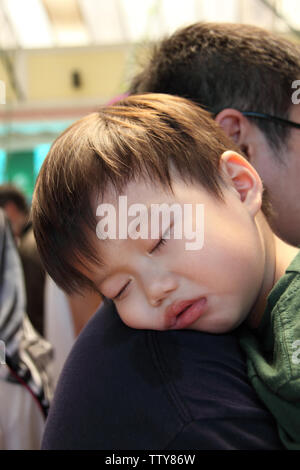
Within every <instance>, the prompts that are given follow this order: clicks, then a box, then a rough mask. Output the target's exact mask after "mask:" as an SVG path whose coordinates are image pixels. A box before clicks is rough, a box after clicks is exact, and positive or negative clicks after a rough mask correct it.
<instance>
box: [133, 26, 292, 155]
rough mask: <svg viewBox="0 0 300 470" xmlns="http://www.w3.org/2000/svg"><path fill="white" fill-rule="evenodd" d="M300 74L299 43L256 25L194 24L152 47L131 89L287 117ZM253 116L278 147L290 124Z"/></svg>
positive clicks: (213, 106) (211, 107)
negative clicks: (293, 85)
mask: <svg viewBox="0 0 300 470" xmlns="http://www.w3.org/2000/svg"><path fill="white" fill-rule="evenodd" d="M299 77H300V47H299V45H297V44H294V43H292V42H290V41H288V40H286V39H284V38H282V37H279V36H277V35H275V34H273V33H270V32H268V31H266V30H264V29H261V28H257V27H255V26H249V25H242V24H230V23H196V24H193V25H191V26H188V27H186V28H183V29H180V30H178V31H177V32H175V33H174V34H173V35H172V36H171V37H169V38H167V39H165V40H163V41H162V42H161V44H159V45H157V46H155V47H154V50H153V52H152V56H151V58H150V60H149V61H148V64H147V65H146V66H145V67H144V70H143V71H142V72H141V73H140V74H138V75H137V76H136V77H135V78H134V79H133V81H132V84H131V87H130V93H132V94H134V93H144V92H152V93H170V94H173V95H178V96H182V97H185V98H188V99H191V100H193V101H194V102H196V103H197V104H199V105H201V106H203V107H205V108H206V109H207V110H209V111H211V112H212V113H213V114H217V113H218V112H219V111H221V110H222V109H225V108H235V109H237V110H239V111H256V112H261V113H268V114H272V115H276V116H279V117H283V118H287V117H288V115H289V110H290V107H291V105H292V101H291V94H292V88H291V84H292V82H293V81H294V80H296V79H299ZM251 119H253V121H254V122H255V124H257V126H258V127H259V128H260V129H261V130H262V131H263V132H264V133H265V135H266V138H267V140H268V142H269V143H270V144H271V145H272V146H273V148H274V149H276V150H278V148H280V147H282V146H283V145H284V143H285V141H286V139H287V137H288V133H289V128H288V127H287V126H284V125H279V124H277V123H276V124H274V123H272V122H266V121H264V120H259V119H255V120H254V118H251Z"/></svg>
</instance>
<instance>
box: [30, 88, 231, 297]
mask: <svg viewBox="0 0 300 470" xmlns="http://www.w3.org/2000/svg"><path fill="white" fill-rule="evenodd" d="M228 149H232V150H235V151H238V149H237V148H236V147H235V145H234V143H233V142H232V141H231V140H230V139H229V138H228V137H227V136H226V135H225V134H224V133H223V132H222V130H221V129H220V128H219V127H218V126H217V124H215V122H214V121H213V120H212V119H211V117H210V115H209V114H208V113H207V112H206V111H204V110H202V109H200V108H199V107H198V106H196V105H195V104H193V103H191V102H189V101H188V100H185V99H183V98H178V97H174V96H168V95H162V94H147V95H136V96H131V97H129V98H126V99H124V100H122V101H120V102H119V103H117V104H115V105H114V106H107V107H102V108H101V109H100V110H99V111H98V112H96V113H93V114H90V115H88V116H86V117H84V118H83V119H81V120H79V121H77V122H75V123H74V124H73V125H72V126H70V127H69V128H68V129H67V130H66V131H65V132H64V133H63V134H62V135H61V136H60V137H58V138H57V139H56V141H55V142H54V144H53V145H52V147H51V149H50V152H49V153H48V155H47V157H46V159H45V162H44V164H43V166H42V168H41V171H40V173H39V176H38V179H37V183H36V187H35V191H34V196H33V203H32V220H33V228H34V234H35V237H36V241H37V246H38V249H39V252H40V255H41V259H42V261H43V263H44V266H45V268H46V270H47V271H48V273H49V274H50V276H51V277H52V278H53V279H54V281H55V282H56V283H57V284H58V285H59V286H60V287H61V288H62V289H64V290H65V291H66V292H68V293H72V292H80V290H81V289H82V288H92V289H96V286H95V285H94V284H93V283H92V281H91V280H90V278H89V276H88V274H83V272H85V273H87V272H88V271H89V269H90V266H92V265H93V264H94V263H97V264H100V265H101V256H100V255H96V253H98V251H96V249H95V243H96V241H97V238H96V225H97V220H96V206H97V205H98V204H100V203H101V202H102V200H103V196H104V194H105V192H106V191H107V190H108V188H114V189H115V191H116V195H120V194H121V193H122V191H123V190H124V189H125V188H126V186H127V184H128V183H129V182H130V181H132V180H135V179H137V178H139V177H142V178H144V179H145V180H146V181H149V182H151V184H153V185H154V184H158V185H161V186H162V187H163V188H164V189H165V190H170V191H172V180H171V168H170V165H171V164H172V168H174V169H175V171H176V173H177V174H178V175H179V176H180V177H181V178H182V180H183V181H185V182H186V183H190V182H195V183H200V184H201V185H202V186H203V187H204V188H205V189H207V190H208V191H209V192H210V193H211V194H213V195H215V197H216V198H218V199H219V200H222V186H223V185H224V184H225V181H224V180H223V176H222V174H221V171H220V168H219V160H220V156H221V154H222V153H223V152H224V151H226V150H228ZM96 201H97V204H96ZM96 290H97V289H96Z"/></svg>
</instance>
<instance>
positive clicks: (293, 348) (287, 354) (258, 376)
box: [240, 252, 300, 449]
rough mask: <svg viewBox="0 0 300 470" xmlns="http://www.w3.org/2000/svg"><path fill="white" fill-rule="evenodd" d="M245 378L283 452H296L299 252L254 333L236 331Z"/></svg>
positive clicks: (299, 424) (299, 426)
mask: <svg viewBox="0 0 300 470" xmlns="http://www.w3.org/2000/svg"><path fill="white" fill-rule="evenodd" d="M240 344H241V346H242V348H243V350H244V351H245V353H246V356H247V364H248V375H249V378H250V380H251V382H252V385H253V387H254V388H255V390H256V392H257V393H258V395H259V397H260V398H261V399H262V401H263V402H264V403H265V405H266V406H267V407H268V408H269V410H270V412H271V413H272V414H273V415H274V417H275V419H276V421H277V424H278V430H279V435H280V438H281V440H282V442H283V444H284V446H285V447H286V448H287V449H300V252H299V253H298V254H297V256H296V257H295V258H294V260H293V261H292V263H291V264H290V265H289V267H288V268H287V270H286V272H285V274H284V276H282V278H281V279H280V280H279V281H278V282H277V284H276V285H275V286H274V288H273V289H272V291H271V292H270V294H269V296H268V303H267V308H266V310H265V312H264V315H263V318H262V321H261V323H260V325H259V328H258V329H257V330H249V329H247V328H246V327H242V328H241V329H240Z"/></svg>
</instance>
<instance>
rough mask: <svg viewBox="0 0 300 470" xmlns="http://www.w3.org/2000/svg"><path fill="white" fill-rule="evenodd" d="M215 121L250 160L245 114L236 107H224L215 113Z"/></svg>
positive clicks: (247, 124)
mask: <svg viewBox="0 0 300 470" xmlns="http://www.w3.org/2000/svg"><path fill="white" fill-rule="evenodd" d="M215 121H216V122H217V123H218V124H219V126H220V127H221V128H222V129H223V131H224V132H225V134H226V135H228V137H230V138H231V139H232V140H233V141H234V142H235V143H236V144H237V145H238V146H239V147H240V149H241V150H242V152H243V153H244V154H245V156H246V157H247V159H248V160H249V161H250V157H251V155H250V154H251V149H249V145H248V139H247V135H248V132H249V123H248V120H247V119H246V118H245V116H243V114H242V113H241V112H240V111H238V110H236V109H233V108H225V109H223V110H222V111H220V112H219V113H218V114H217V115H216V117H215Z"/></svg>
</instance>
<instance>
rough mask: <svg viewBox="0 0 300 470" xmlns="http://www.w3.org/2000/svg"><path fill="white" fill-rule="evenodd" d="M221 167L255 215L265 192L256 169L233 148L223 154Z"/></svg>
mask: <svg viewBox="0 0 300 470" xmlns="http://www.w3.org/2000/svg"><path fill="white" fill-rule="evenodd" d="M220 167H221V169H222V171H223V173H225V175H226V177H227V179H229V180H230V181H229V183H230V184H231V186H233V188H234V189H235V190H236V191H237V193H238V194H239V196H240V199H241V201H242V202H243V204H245V206H246V207H247V210H248V211H249V213H250V214H251V215H252V216H253V217H254V216H255V215H256V214H257V212H258V211H259V210H260V208H261V204H262V194H263V185H262V182H261V179H260V177H259V175H258V173H257V172H256V170H255V169H254V168H253V166H252V165H250V163H249V162H248V161H247V160H246V159H245V158H244V157H242V156H241V155H240V154H238V153H236V152H233V151H231V150H228V151H226V152H224V153H223V154H222V155H221V158H220Z"/></svg>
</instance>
